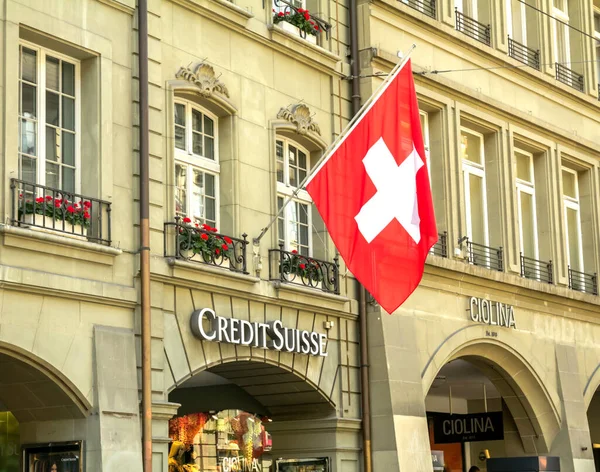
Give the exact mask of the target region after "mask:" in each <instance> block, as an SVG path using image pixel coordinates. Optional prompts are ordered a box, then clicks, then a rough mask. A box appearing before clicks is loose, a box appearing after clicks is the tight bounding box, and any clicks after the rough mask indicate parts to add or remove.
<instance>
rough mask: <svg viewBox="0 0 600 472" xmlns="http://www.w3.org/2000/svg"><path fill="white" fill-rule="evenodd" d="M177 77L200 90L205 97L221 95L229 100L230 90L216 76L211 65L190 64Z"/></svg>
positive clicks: (179, 71) (203, 63) (182, 68)
mask: <svg viewBox="0 0 600 472" xmlns="http://www.w3.org/2000/svg"><path fill="white" fill-rule="evenodd" d="M175 77H176V78H178V79H183V80H187V81H188V82H191V83H192V84H194V85H195V86H196V87H198V88H199V89H200V90H199V91H200V93H201V94H202V96H204V97H210V96H211V95H213V94H215V93H220V94H221V95H225V96H226V97H227V98H229V90H227V87H226V86H225V84H224V83H223V82H221V81H220V80H219V77H217V76H216V74H215V70H214V69H213V67H212V66H211V65H210V64H207V63H205V62H198V63H196V64H195V65H192V64H190V65H189V66H187V67H181V68H180V69H179V70H178V71H177V73H176V74H175Z"/></svg>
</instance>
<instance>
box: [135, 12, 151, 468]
mask: <svg viewBox="0 0 600 472" xmlns="http://www.w3.org/2000/svg"><path fill="white" fill-rule="evenodd" d="M138 15H139V17H138V44H139V91H140V97H139V100H140V278H141V303H142V307H141V316H142V323H141V325H142V459H143V471H144V472H152V377H151V376H152V370H151V369H152V366H151V361H150V359H151V348H150V342H151V336H150V178H149V164H150V163H149V160H150V159H149V154H148V147H149V129H148V0H138Z"/></svg>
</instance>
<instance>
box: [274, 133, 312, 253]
mask: <svg viewBox="0 0 600 472" xmlns="http://www.w3.org/2000/svg"><path fill="white" fill-rule="evenodd" d="M278 141H281V142H282V143H283V182H280V181H279V180H277V172H275V180H276V183H277V185H276V186H277V192H276V193H277V198H280V197H282V198H283V201H284V202H285V201H286V200H287V199H288V198H289V197H291V196H292V195H293V194H294V192H295V191H296V189H297V187H294V186H293V185H291V184H290V179H289V169H290V165H289V153H288V152H287V151H288V149H289V146H290V145H292V146H293V147H295V148H296V149H297V150H299V151H302V152H303V153H304V154H305V155H306V172H307V175H308V173H309V172H310V152H309V151H308V149H306V148H305V147H304V146H302V145H300V144H298V142H297V141H294V140H292V139H289V138H287V137H284V136H281V135H278V136H276V138H275V149H277V142H278ZM275 160H276V161H277V152H275ZM300 183H301V182H298V184H300ZM296 203H300V204H303V205H306V207H307V210H308V211H307V225H308V257H312V254H313V235H312V232H313V231H312V229H313V220H312V203H313V202H312V198H310V195H309V194H308V192H307V191H306V189H304V188H302V189H300V190H299V191H298V193H297V194H296V196H295V197H294V198H293V199H292V201H291V202H290V203H288V204H287V206H286V208H285V209H284V210H283V213H282V215H283V227H284V235H283V238H282V237H280V234H279V229H278V231H277V241H278V242H279V241H280V240H283V247H284V250H286V251H287V250H291V245H290V233H291V231H290V230H289V224H288V222H289V221H290V220H291V212H292V210H291V205H292V204H296ZM276 211H279V204H278V203H277V205H276ZM279 219H280V218H278V221H279Z"/></svg>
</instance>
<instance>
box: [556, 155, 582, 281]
mask: <svg viewBox="0 0 600 472" xmlns="http://www.w3.org/2000/svg"><path fill="white" fill-rule="evenodd" d="M563 172H567V173H569V174H572V175H573V176H574V177H575V195H576V196H575V197H570V196H568V195H566V194H565V192H564V187H563V192H562V197H563V218H564V219H565V239H566V241H565V242H566V246H565V250H566V253H567V265H568V266H569V267H570V266H571V250H570V247H569V246H570V245H569V220H568V217H567V210H568V209H569V210H574V211H576V212H577V228H576V232H577V239H578V247H579V257H578V263H579V268H578V269H576V270H579V271H581V272H584V271H585V266H584V263H583V239H582V233H581V202H580V201H579V174H578V173H577V171H576V170H573V169H571V168H569V167H566V166H564V165H563V166H561V174H560V178H561V184H562V173H563ZM563 185H564V184H563Z"/></svg>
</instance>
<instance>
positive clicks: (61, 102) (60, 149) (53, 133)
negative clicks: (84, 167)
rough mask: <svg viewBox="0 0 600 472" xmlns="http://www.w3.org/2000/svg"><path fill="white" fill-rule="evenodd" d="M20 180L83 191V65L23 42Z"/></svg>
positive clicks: (20, 108)
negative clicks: (80, 88) (81, 146)
mask: <svg viewBox="0 0 600 472" xmlns="http://www.w3.org/2000/svg"><path fill="white" fill-rule="evenodd" d="M18 93H19V178H20V179H22V180H25V181H27V182H30V183H32V184H39V185H45V186H48V187H52V188H55V189H60V190H64V191H65V192H79V187H80V165H79V159H80V157H79V129H80V119H79V115H80V112H79V106H80V103H79V63H78V62H77V61H75V60H73V59H71V58H67V57H63V56H62V55H60V54H56V53H54V52H52V51H47V50H45V49H42V48H39V47H37V46H34V45H31V44H29V43H23V44H21V45H20V46H19V90H18Z"/></svg>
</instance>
